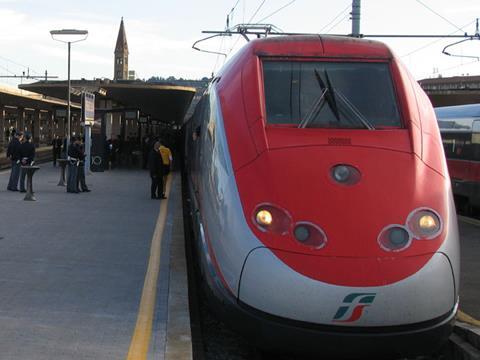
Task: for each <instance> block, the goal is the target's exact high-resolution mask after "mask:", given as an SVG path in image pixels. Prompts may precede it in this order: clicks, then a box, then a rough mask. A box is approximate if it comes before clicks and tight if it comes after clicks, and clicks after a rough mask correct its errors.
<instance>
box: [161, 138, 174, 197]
mask: <svg viewBox="0 0 480 360" xmlns="http://www.w3.org/2000/svg"><path fill="white" fill-rule="evenodd" d="M159 151H160V155H161V157H162V164H163V181H162V182H163V187H162V190H163V193H162V199H166V198H167V197H166V196H165V192H166V191H167V179H168V174H169V173H170V171H171V170H172V162H173V156H172V152H171V151H170V149H169V148H168V147H166V146H164V145H163V141H160V148H159Z"/></svg>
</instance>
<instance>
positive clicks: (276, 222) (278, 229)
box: [253, 203, 292, 235]
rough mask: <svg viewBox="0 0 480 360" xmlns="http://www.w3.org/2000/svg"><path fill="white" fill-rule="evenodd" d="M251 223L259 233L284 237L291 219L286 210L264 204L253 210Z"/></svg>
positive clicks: (288, 229)
mask: <svg viewBox="0 0 480 360" xmlns="http://www.w3.org/2000/svg"><path fill="white" fill-rule="evenodd" d="M253 223H254V224H255V225H256V226H257V228H258V229H260V230H261V231H264V232H267V231H269V232H273V233H276V234H280V235H285V234H288V232H289V231H290V228H291V226H292V218H291V217H290V214H289V213H288V211H287V210H285V209H282V208H281V207H279V206H277V205H273V204H268V203H264V204H260V205H258V206H257V207H256V208H255V211H254V213H253Z"/></svg>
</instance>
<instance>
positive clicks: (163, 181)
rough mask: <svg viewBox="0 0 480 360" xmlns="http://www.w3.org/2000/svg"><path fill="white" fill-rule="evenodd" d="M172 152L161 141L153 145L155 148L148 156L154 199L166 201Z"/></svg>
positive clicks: (151, 192) (151, 193)
mask: <svg viewBox="0 0 480 360" xmlns="http://www.w3.org/2000/svg"><path fill="white" fill-rule="evenodd" d="M172 161H173V157H172V152H171V151H170V149H169V148H168V147H166V146H164V145H162V142H161V141H160V140H158V141H155V142H154V143H153V147H152V149H151V150H150V152H149V154H148V169H149V170H150V178H151V179H152V185H151V187H150V195H151V198H152V199H166V198H167V197H166V196H165V191H166V188H167V178H168V174H169V173H170V171H171V169H172Z"/></svg>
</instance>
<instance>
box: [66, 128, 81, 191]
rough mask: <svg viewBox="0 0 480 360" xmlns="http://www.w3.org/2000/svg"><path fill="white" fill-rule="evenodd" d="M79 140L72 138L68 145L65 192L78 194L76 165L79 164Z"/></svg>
mask: <svg viewBox="0 0 480 360" xmlns="http://www.w3.org/2000/svg"><path fill="white" fill-rule="evenodd" d="M79 144H80V139H79V138H78V137H75V136H74V137H72V139H71V140H70V145H69V146H68V150H67V155H68V160H69V162H68V172H67V192H69V193H78V192H79V191H78V189H77V181H78V180H77V177H78V165H79V163H80V149H79Z"/></svg>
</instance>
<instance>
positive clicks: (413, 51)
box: [400, 20, 476, 58]
mask: <svg viewBox="0 0 480 360" xmlns="http://www.w3.org/2000/svg"><path fill="white" fill-rule="evenodd" d="M475 21H476V20H473V21H471V22H469V23H468V24H465V25H463V26H462V27H461V28H460V30H455V31H453V32H451V33H450V34H449V35H453V34H455V33H457V32H459V31H462V32H464V30H463V29H464V28H466V27H467V26H470V25H472V24H474V23H475ZM442 40H444V39H443V38H439V39H436V40H434V41H431V42H429V43H428V44H425V45H423V46H421V47H419V48H417V49H414V50H412V51H410V52H409V53H407V54H405V55H401V56H400V57H401V58H404V57H406V56H410V55H413V54H415V53H417V52H419V51H421V50H423V49H426V48H427V47H430V46H432V45H433V44H436V43H438V42H439V41H442Z"/></svg>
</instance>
